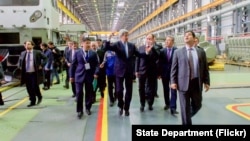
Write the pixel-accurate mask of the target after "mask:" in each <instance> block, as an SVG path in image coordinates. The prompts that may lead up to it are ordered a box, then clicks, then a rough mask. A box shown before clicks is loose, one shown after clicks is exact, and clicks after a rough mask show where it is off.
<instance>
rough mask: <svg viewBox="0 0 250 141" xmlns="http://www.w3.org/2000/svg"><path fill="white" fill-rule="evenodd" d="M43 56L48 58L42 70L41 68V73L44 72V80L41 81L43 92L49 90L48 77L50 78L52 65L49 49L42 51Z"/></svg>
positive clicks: (51, 55)
mask: <svg viewBox="0 0 250 141" xmlns="http://www.w3.org/2000/svg"><path fill="white" fill-rule="evenodd" d="M43 54H44V55H45V56H46V57H47V58H48V61H47V63H46V64H45V66H44V68H43V72H44V80H43V85H44V90H46V89H50V84H51V82H50V76H51V70H52V67H53V66H52V64H53V60H54V58H53V54H52V51H51V50H50V49H45V50H44V51H43Z"/></svg>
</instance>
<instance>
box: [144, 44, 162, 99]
mask: <svg viewBox="0 0 250 141" xmlns="http://www.w3.org/2000/svg"><path fill="white" fill-rule="evenodd" d="M153 47H154V49H155V51H156V52H157V54H158V56H159V55H160V50H161V49H162V48H163V47H162V45H161V44H157V43H155V44H154V46H153ZM158 69H159V60H158V61H157V70H158ZM153 81H154V83H155V84H154V85H156V87H155V89H154V94H155V96H156V97H158V96H159V95H158V93H157V90H158V80H157V78H155V79H154V80H153ZM147 85H148V84H147Z"/></svg>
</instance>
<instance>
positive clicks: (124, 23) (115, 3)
mask: <svg viewBox="0 0 250 141" xmlns="http://www.w3.org/2000/svg"><path fill="white" fill-rule="evenodd" d="M71 1H72V4H73V7H74V9H75V10H76V11H77V12H78V14H79V15H80V17H79V18H80V19H81V20H82V21H83V23H84V24H86V25H87V26H88V27H89V29H90V30H91V31H111V32H114V31H119V30H120V29H121V28H125V29H127V30H130V29H132V28H133V27H134V26H135V25H136V24H137V23H139V22H140V21H139V19H140V18H139V17H140V16H141V14H142V10H143V8H144V6H145V4H146V3H147V2H148V0H71Z"/></svg>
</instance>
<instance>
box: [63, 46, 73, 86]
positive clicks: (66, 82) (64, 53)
mask: <svg viewBox="0 0 250 141" xmlns="http://www.w3.org/2000/svg"><path fill="white" fill-rule="evenodd" d="M70 50H71V49H70V47H69V46H67V47H65V49H64V52H63V57H64V68H65V71H66V78H65V85H64V87H65V88H66V89H68V88H69V66H68V65H67V61H66V58H68V52H69V51H70Z"/></svg>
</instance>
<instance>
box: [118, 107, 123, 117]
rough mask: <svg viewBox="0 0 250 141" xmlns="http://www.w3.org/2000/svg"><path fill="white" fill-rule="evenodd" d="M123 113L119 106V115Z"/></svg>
mask: <svg viewBox="0 0 250 141" xmlns="http://www.w3.org/2000/svg"><path fill="white" fill-rule="evenodd" d="M122 114H123V110H122V109H121V108H120V110H119V115H120V116H121V115H122Z"/></svg>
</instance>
